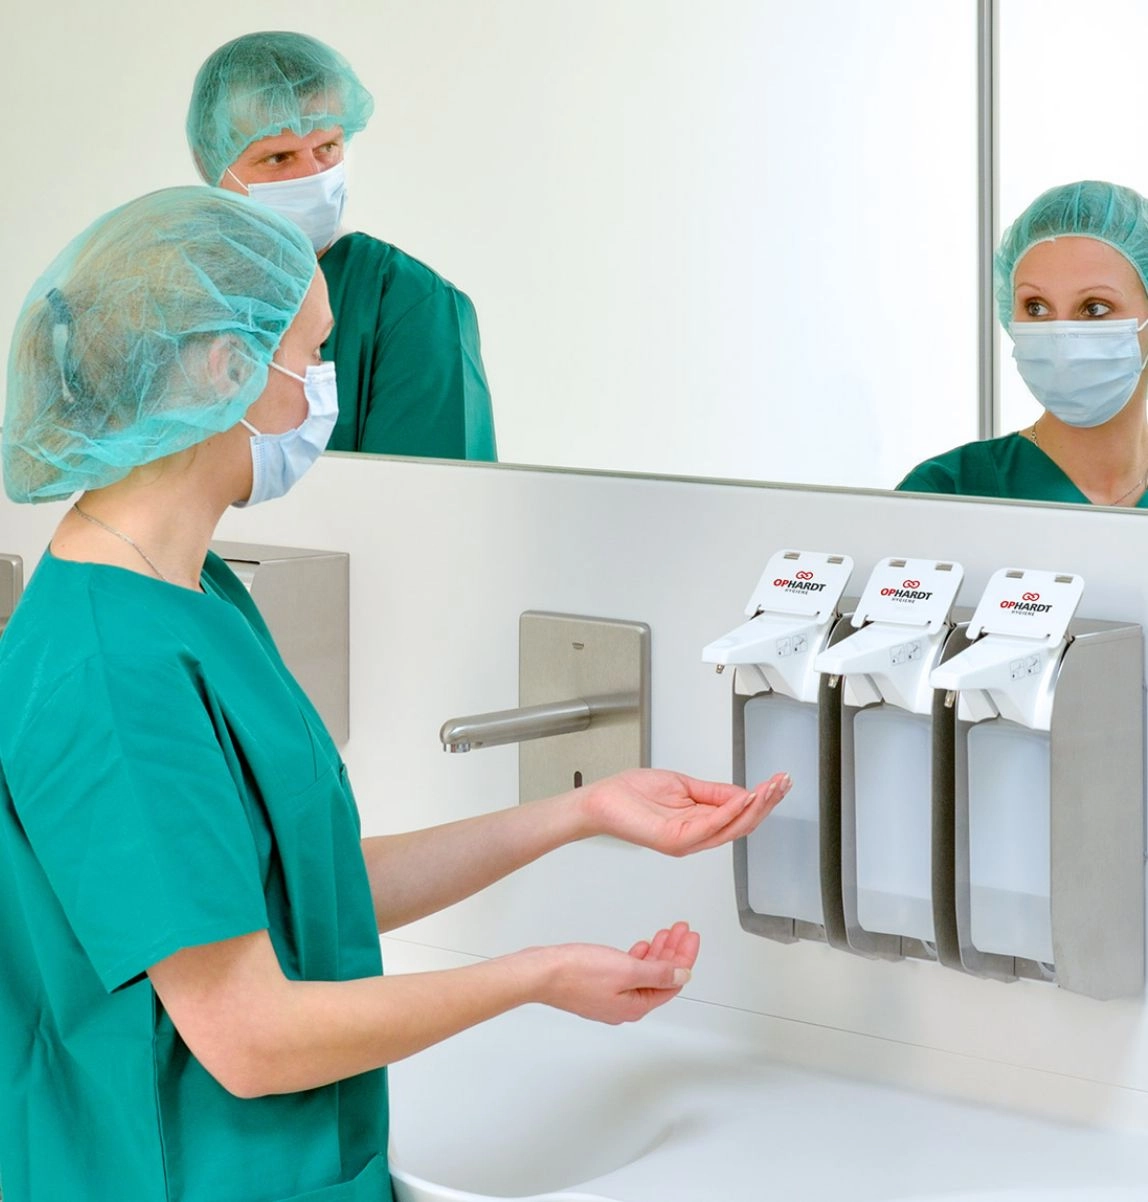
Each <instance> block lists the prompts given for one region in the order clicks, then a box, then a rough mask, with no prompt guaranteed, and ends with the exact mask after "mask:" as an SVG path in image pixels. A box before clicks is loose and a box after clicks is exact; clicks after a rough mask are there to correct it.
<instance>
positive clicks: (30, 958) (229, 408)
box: [0, 187, 787, 1202]
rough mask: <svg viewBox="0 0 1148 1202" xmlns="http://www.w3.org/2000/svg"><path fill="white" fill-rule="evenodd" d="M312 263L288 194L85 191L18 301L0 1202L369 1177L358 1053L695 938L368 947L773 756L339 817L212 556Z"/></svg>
mask: <svg viewBox="0 0 1148 1202" xmlns="http://www.w3.org/2000/svg"><path fill="white" fill-rule="evenodd" d="M330 328H331V311H330V307H329V305H328V302H327V290H326V285H325V282H324V279H323V276H322V274H321V273H320V272H318V271H317V270H316V262H315V257H314V253H313V251H312V248H311V245H310V243H309V242H308V240H307V238H306V237H305V236H304V235H303V233H302V232H301V231H300V230H299V229H298V227H297V226H295V225H294V224H292V223H291V222H288V221H286V220H284V219H282V218H280V217H278V216H277V215H276V214H274V213H272V212H271V211H270V210H268V209H266V208H264V207H263V206H260V205H257V204H254V203H252V202H251V201H249V200H247V199H246V198H243V197H239V196H235V195H233V194H231V193H227V192H223V191H220V190H217V189H212V188H199V187H196V188H177V189H169V190H167V191H162V192H157V193H152V194H151V195H150V196H146V197H143V198H141V199H140V200H137V201H133V202H131V203H130V204H127V205H125V206H123V207H122V208H120V209H117V210H115V211H113V212H112V213H110V214H108V215H106V216H105V217H104V218H102V219H100V220H99V221H98V222H97V223H96V224H94V225H93V226H92V227H91V228H90V229H88V230H87V231H85V233H84V234H82V235H81V236H80V237H79V238H77V239H76V240H75V241H74V242H73V243H72V244H71V245H70V246H69V247H68V248H67V249H66V250H65V251H64V252H63V253H62V254H61V255H60V256H59V257H58V258H57V259H56V260H55V262H54V263H53V264H52V265H51V266H50V267H49V268H48V270H47V272H46V273H45V274H44V275H43V276H42V277H41V278H40V280H39V281H37V283H36V285H35V286H34V288H33V290H32V292H31V294H30V295H29V297H28V298H27V300H26V302H25V305H24V308H23V309H22V311H21V314H20V317H19V318H18V321H17V325H16V330H15V334H14V336H13V343H12V353H11V361H10V364H9V376H8V392H7V400H6V411H5V415H4V418H5V420H4V429H3V440H4V441H3V466H4V483H5V488H6V490H7V491H8V493H9V495H10V496H11V497H12V498H13V500H16V501H32V502H36V501H48V500H53V499H55V500H62V499H66V498H68V497H74V496H76V495H77V494H78V495H79V499H78V500H76V501H75V503H74V504H73V505H72V506H71V507H70V508H69V509H67V510H66V512H65V513H64V515H63V517H62V519H61V521H60V523H59V526H58V528H57V530H56V533H55V535H54V536H53V538H52V541H51V544H50V546H49V547H48V549H47V551H46V552H45V554H44V557H43V559H42V560H41V562H40V564H39V566H38V567H37V568H36V571H35V573H34V575H33V577H32V579H31V581H30V583H29V586H28V588H27V590H26V591H25V593H24V596H23V597H22V598H21V601H20V603H19V605H18V607H17V609H16V612H15V614H14V616H13V617H12V619H11V621H10V623H9V624H8V626H7V629H6V632H5V634H4V636H3V638H2V639H0V897H2V898H3V899H4V903H3V905H2V906H0V963H2V964H3V966H4V967H3V972H0V1173H2V1189H3V1196H4V1198H5V1202H72V1200H77V1202H78V1200H81V1199H82V1200H83V1202H365V1200H367V1199H370V1200H371V1202H384V1200H386V1199H389V1198H390V1197H391V1186H390V1177H389V1173H388V1170H387V1162H386V1151H387V1087H386V1076H385V1070H384V1067H383V1066H385V1065H386V1064H388V1063H390V1062H391V1061H393V1060H396V1059H399V1058H402V1057H404V1056H407V1055H409V1054H411V1053H413V1052H416V1051H418V1050H420V1049H421V1048H424V1047H426V1046H427V1045H429V1044H432V1043H434V1042H436V1041H438V1040H440V1039H443V1038H445V1037H447V1036H449V1035H451V1034H453V1033H455V1032H457V1031H460V1030H462V1029H464V1028H466V1027H468V1026H470V1025H472V1024H474V1023H477V1022H480V1021H482V1020H484V1019H486V1018H490V1017H493V1016H495V1015H497V1014H500V1013H502V1012H504V1011H506V1010H508V1009H510V1008H512V1007H515V1006H518V1005H522V1004H524V1003H528V1002H541V1003H544V1004H547V1005H551V1006H556V1007H559V1008H561V1009H564V1010H568V1011H571V1012H574V1013H577V1014H581V1015H583V1016H585V1017H588V1018H593V1019H600V1020H605V1021H610V1022H617V1021H626V1020H633V1019H637V1018H640V1017H641V1016H642V1015H644V1014H645V1013H647V1012H648V1011H649V1010H650V1009H652V1008H653V1007H654V1006H656V1005H659V1004H661V1003H662V1002H665V1001H667V1000H669V999H670V998H672V997H673V996H675V994H676V993H677V992H678V990H679V989H680V988H681V986H682V984H683V983H684V981H685V980H686V978H687V977H688V975H689V970H690V968H691V966H692V965H693V963H694V960H695V958H696V955H697V951H698V937H697V935H696V934H695V933H694V932H692V931H690V930H689V928H688V926H687V925H686V924H685V923H675V924H674V925H673V926H672V927H669V928H667V929H665V930H663V931H660V932H658V934H657V935H655V936H654V937H653V938H652V939H650V940H648V941H642V942H639V943H638V944H636V945H635V946H634V947H633V948H631V949H630V950H629V952H622V951H618V950H615V949H612V948H605V947H596V946H591V945H566V946H558V947H542V948H532V949H529V950H527V951H523V952H519V953H515V954H512V955H509V956H504V957H501V958H498V959H494V960H490V961H487V962H484V963H482V964H479V965H475V966H473V967H468V968H465V969H459V970H452V971H449V972H440V973H432V974H412V975H409V976H401V977H397V978H384V977H383V976H382V966H381V963H380V958H379V943H378V933H379V932H380V931H383V930H388V929H392V928H394V927H397V926H399V925H401V924H403V923H406V922H409V921H411V920H412V919H414V918H417V917H419V916H421V915H424V914H427V913H430V912H433V911H434V910H437V909H440V908H441V907H443V906H446V905H449V904H451V903H452V902H454V901H456V900H458V899H460V898H462V897H465V896H467V895H469V894H471V893H473V892H475V891H476V890H478V889H481V888H482V887H483V886H485V885H486V884H488V883H490V882H491V881H494V880H497V879H499V878H500V877H502V876H504V875H505V874H506V873H508V872H511V871H512V870H514V869H515V868H517V867H519V866H521V865H523V864H526V863H528V862H530V861H532V860H534V859H536V858H537V857H539V856H541V855H543V854H544V853H545V852H547V851H549V850H551V849H553V848H556V847H559V846H561V845H563V844H565V843H568V842H571V841H572V840H575V839H581V838H585V837H588V836H591V835H594V834H600V833H607V834H612V835H614V836H616V837H619V838H623V839H626V840H629V841H630V842H633V843H637V844H640V845H643V846H647V847H651V848H655V849H657V850H660V851H663V852H666V853H669V854H674V855H680V854H684V853H687V852H691V851H696V850H701V849H703V848H707V847H713V846H716V845H717V844H719V843H722V842H725V841H727V840H728V839H731V838H735V837H737V836H739V835H744V834H747V833H748V832H749V831H751V830H752V829H753V828H754V827H755V826H756V825H757V823H758V822H759V821H760V820H761V819H762V817H763V816H764V815H765V813H766V812H767V811H768V810H769V809H770V808H771V807H772V806H773V805H774V804H776V802H777V801H778V800H779V799H780V797H781V796H782V795H783V794H784V792H785V789H786V787H787V782H786V780H785V779H784V778H783V777H777V778H774V779H773V780H772V781H770V782H768V783H767V784H765V785H762V786H759V787H758V788H756V789H755V790H754V791H753V792H747V791H746V790H745V789H741V788H737V787H734V786H727V785H721V784H715V783H707V782H702V781H695V780H692V779H690V778H688V777H683V776H679V775H677V774H674V773H670V772H660V771H641V772H632V773H628V774H624V775H623V776H620V777H615V778H613V779H611V780H609V781H604V782H600V783H598V784H595V785H591V786H588V787H586V788H584V789H581V790H578V791H576V792H574V793H570V794H566V795H564V796H561V797H558V798H553V799H551V800H549V801H545V802H539V803H537V804H534V805H530V806H514V807H511V808H509V809H507V810H504V811H500V812H497V813H493V814H488V815H484V816H481V817H478V818H474V819H470V820H467V821H463V822H458V823H454V824H451V825H449V826H445V827H440V828H436V829H433V830H428V831H416V832H411V833H409V834H404V835H401V836H396V837H375V838H366V839H363V838H362V837H361V833H360V824H359V816H358V812H357V810H356V807H355V801H354V798H353V796H352V793H351V788H350V784H349V781H348V779H347V774H346V770H345V768H344V766H343V764H342V762H341V760H340V758H339V755H338V753H337V751H336V749H335V747H334V745H333V744H332V742H331V739H330V738H329V736H328V734H327V732H326V730H325V729H324V727H323V724H322V722H321V720H320V718H319V716H318V714H317V713H316V712H315V710H314V708H313V707H312V706H311V704H310V702H309V701H308V699H307V697H306V696H305V695H304V693H303V692H302V691H301V690H300V688H299V686H298V685H297V684H296V682H295V681H294V680H293V679H292V677H291V675H290V673H289V672H288V671H287V669H286V668H285V667H284V665H283V662H282V660H281V659H280V657H279V655H278V653H277V651H276V649H275V646H274V644H273V642H272V640H271V638H270V636H269V634H268V632H267V629H266V627H265V625H264V624H263V622H262V620H261V618H260V616H259V614H258V612H257V611H256V609H255V607H254V606H253V605H252V603H251V600H250V598H249V596H248V594H247V592H246V590H245V589H244V588H243V586H242V585H241V583H240V582H239V581H238V580H237V579H236V577H235V576H234V575H233V574H232V573H231V572H230V570H229V569H228V568H227V567H226V565H225V564H224V563H223V562H222V561H221V560H220V559H218V558H217V557H216V556H214V555H213V554H211V553H210V552H209V550H208V546H209V542H210V540H211V538H212V535H213V532H214V529H215V525H216V523H217V521H218V519H219V517H220V516H221V515H222V514H223V513H224V511H225V510H226V509H227V508H228V506H230V505H250V504H255V503H257V502H261V501H265V500H270V499H273V498H275V497H277V496H280V495H282V494H283V493H284V492H285V491H286V490H287V489H288V488H289V487H290V486H291V485H292V484H293V483H294V482H295V481H296V480H297V479H298V478H299V477H300V476H301V475H302V474H303V473H304V472H305V470H306V469H307V467H308V466H309V465H310V464H311V463H312V462H313V461H314V459H315V458H316V457H317V456H318V454H319V453H320V452H321V451H322V449H323V446H324V444H325V442H326V438H327V436H328V435H329V433H330V428H331V425H332V424H333V421H334V414H335V399H334V392H333V385H334V371H333V369H332V367H331V365H330V364H325V363H323V362H322V358H321V355H320V348H321V346H322V344H323V341H324V339H325V338H326V337H327V334H328V333H329V331H330Z"/></svg>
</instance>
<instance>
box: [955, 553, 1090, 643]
mask: <svg viewBox="0 0 1148 1202" xmlns="http://www.w3.org/2000/svg"><path fill="white" fill-rule="evenodd" d="M1083 592H1084V580H1083V578H1082V577H1080V576H1075V575H1072V574H1071V573H1068V572H1041V571H1034V570H1033V569H1031V568H1001V570H1000V571H999V572H994V573H993V575H992V577H991V578H990V579H989V582H988V584H987V586H986V587H985V591H984V593H983V594H982V596H981V599H980V601H978V602H977V608H976V611H975V612H974V613H973V618H972V621H971V622H970V623H969V637H970V638H974V639H975V638H979V637H980V636H981V635H982V634H1002V635H1006V636H1009V637H1012V638H1020V639H1039V640H1041V641H1042V642H1044V643H1046V644H1048V645H1049V646H1054V645H1056V644H1058V643H1059V642H1060V641H1061V639H1063V638H1064V636H1065V634H1067V633H1068V624H1069V622H1071V621H1072V619H1073V617H1074V616H1075V614H1076V607H1077V606H1078V605H1079V604H1080V598H1081V595H1082V594H1083Z"/></svg>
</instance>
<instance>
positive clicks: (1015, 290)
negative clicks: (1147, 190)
mask: <svg viewBox="0 0 1148 1202" xmlns="http://www.w3.org/2000/svg"><path fill="white" fill-rule="evenodd" d="M994 276H995V288H996V299H997V310H998V314H999V316H1000V320H1001V324H1002V325H1003V326H1004V327H1005V329H1006V330H1008V331H1009V333H1010V335H1011V337H1012V339H1013V344H1014V346H1013V358H1014V359H1015V360H1016V364H1017V368H1018V370H1019V371H1020V373H1021V376H1022V378H1023V379H1024V381H1025V383H1026V384H1027V385H1028V387H1029V390H1030V391H1031V392H1032V393H1033V395H1034V396H1035V397H1036V399H1037V400H1038V401H1039V402H1040V403H1041V405H1042V406H1043V408H1044V412H1043V413H1042V414H1041V416H1040V417H1039V418H1038V419H1037V420H1036V421H1035V422H1034V423H1033V424H1032V425H1031V426H1028V427H1027V428H1025V429H1024V430H1020V431H1017V432H1016V433H1014V434H1008V435H1005V436H1004V437H1003V438H993V439H988V440H985V441H983V442H973V443H968V444H967V445H965V446H962V447H957V448H956V449H955V450H952V451H948V452H946V453H945V454H943V455H938V456H936V457H935V458H933V459H929V460H926V461H925V462H924V463H922V464H919V465H918V466H917V467H915V468H914V469H913V470H912V471H911V472H910V473H909V474H908V476H906V477H905V479H904V480H902V481H901V483H900V485H898V487H899V488H901V489H904V490H907V491H911V492H930V493H957V494H964V495H966V496H977V497H1012V498H1015V499H1018V500H1028V501H1069V502H1077V503H1092V504H1095V505H1118V506H1125V507H1136V508H1148V491H1146V490H1148V419H1146V411H1145V395H1146V393H1148V373H1146V372H1145V370H1144V368H1145V364H1146V363H1148V200H1145V198H1144V197H1142V196H1140V195H1139V194H1138V193H1136V192H1134V191H1133V190H1132V189H1131V188H1124V187H1120V186H1118V185H1116V184H1110V183H1103V182H1098V181H1084V182H1081V183H1074V184H1066V185H1063V186H1060V187H1056V188H1052V189H1050V190H1049V191H1048V192H1045V193H1043V194H1042V195H1041V196H1039V197H1038V198H1037V199H1036V200H1035V201H1033V203H1032V204H1031V205H1030V206H1029V207H1028V208H1027V209H1026V210H1025V211H1024V213H1022V214H1021V216H1020V217H1019V218H1018V219H1017V221H1016V222H1015V223H1014V224H1013V225H1012V226H1011V227H1010V228H1009V229H1008V230H1007V231H1006V233H1005V235H1004V237H1003V239H1002V240H1001V245H1000V248H999V249H998V251H997V254H996V256H995V260H994Z"/></svg>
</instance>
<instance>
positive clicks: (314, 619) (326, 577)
mask: <svg viewBox="0 0 1148 1202" xmlns="http://www.w3.org/2000/svg"><path fill="white" fill-rule="evenodd" d="M211 549H212V550H213V551H214V552H215V553H216V554H217V555H219V556H220V557H221V558H223V559H224V560H226V561H227V565H228V567H230V568H231V570H232V571H233V572H235V574H236V575H237V576H238V577H239V579H240V580H242V581H243V583H244V585H245V586H246V587H247V591H248V592H249V593H250V594H251V599H252V600H253V601H254V602H255V604H256V605H257V606H258V607H259V612H260V613H261V614H262V615H263V620H264V621H265V622H266V623H267V627H268V629H269V630H270V631H271V635H272V637H273V638H274V640H275V645H276V646H277V647H278V648H279V654H280V655H281V656H282V657H283V662H284V663H285V664H286V665H287V667H288V668H289V669H290V671H291V674H292V675H293V676H294V677H295V679H296V680H297V681H298V682H299V684H300V685H301V686H302V689H303V691H304V692H305V693H306V694H307V696H308V697H309V698H310V699H311V704H312V705H314V707H315V708H316V709H317V710H318V711H319V715H320V717H321V718H322V719H323V722H324V724H325V725H326V727H327V730H328V732H329V733H330V735H331V738H332V739H334V741H335V742H336V743H337V744H338V745H339V746H342V745H343V744H345V743H346V742H347V739H348V738H349V737H350V556H349V555H347V553H346V552H344V551H313V550H307V549H304V548H301V547H268V546H262V545H259V544H255V543H231V542H213V543H212V544H211Z"/></svg>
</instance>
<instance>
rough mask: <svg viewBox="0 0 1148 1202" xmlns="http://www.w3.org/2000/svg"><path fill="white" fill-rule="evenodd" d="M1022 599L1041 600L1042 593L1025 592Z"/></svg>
mask: <svg viewBox="0 0 1148 1202" xmlns="http://www.w3.org/2000/svg"><path fill="white" fill-rule="evenodd" d="M1021 600H1022V601H1039V600H1040V593H1023V594H1022V595H1021Z"/></svg>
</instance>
